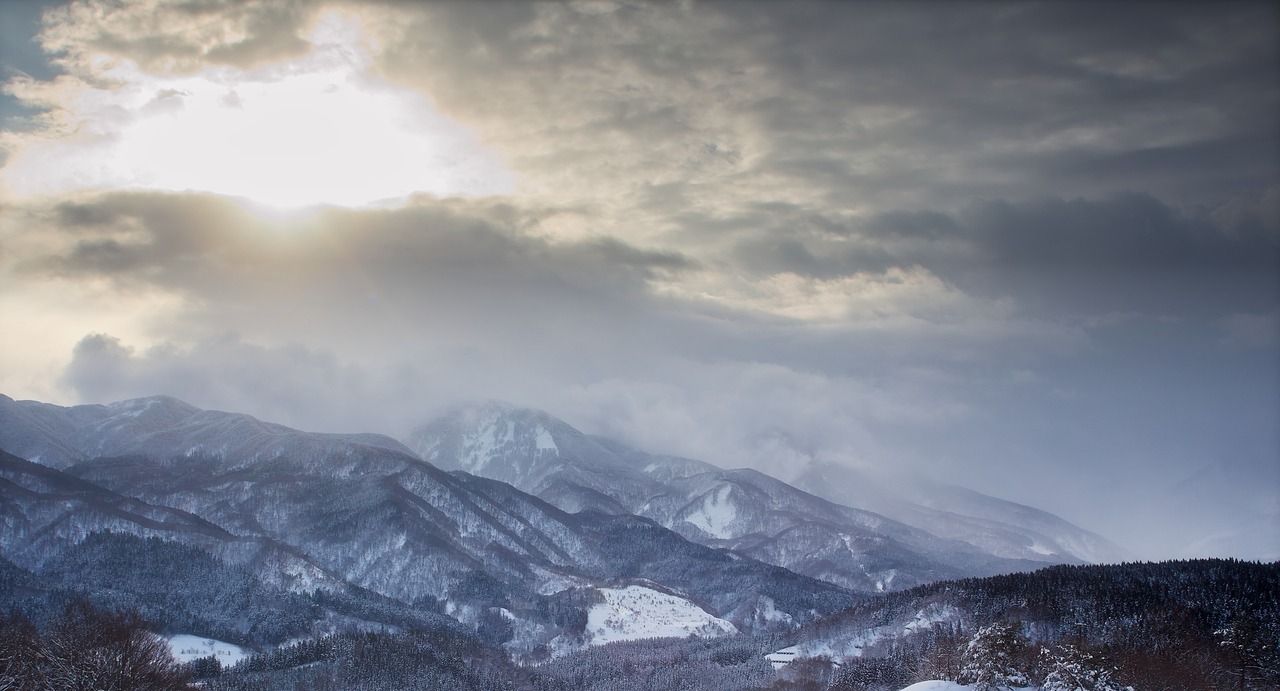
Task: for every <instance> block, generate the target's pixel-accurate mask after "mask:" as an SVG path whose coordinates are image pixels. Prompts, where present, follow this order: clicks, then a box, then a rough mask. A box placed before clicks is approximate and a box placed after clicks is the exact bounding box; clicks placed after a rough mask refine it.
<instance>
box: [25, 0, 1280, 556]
mask: <svg viewBox="0 0 1280 691" xmlns="http://www.w3.org/2000/svg"><path fill="white" fill-rule="evenodd" d="M1278 8H1280V6H1278V5H1277V4H1275V3H1172V2H1171V3H1158V2H1148V3H1098V4H1093V3H1088V2H1083V3H1082V2H1073V3H1031V2H1020V3H1008V4H1002V3H996V4H984V3H978V2H965V3H949V2H937V3H916V2H895V3H875V2H864V3H835V2H830V3H821V2H798V3H767V2H757V3H753V2H673V3H646V2H629V1H617V2H604V1H601V2H577V3H569V2H564V3H546V4H539V3H532V2H512V3H502V2H483V3H464V2H452V3H446V2H439V3H430V2H425V3H401V2H385V3H378V2H360V3H346V2H325V1H322V0H317V1H316V2H305V1H294V2H286V1H281V2H261V3H255V2H243V3H241V2H221V1H216V0H174V1H162V0H141V1H138V2H128V3H123V2H80V1H77V2H71V3H62V2H45V3H37V2H20V1H17V0H7V1H0V70H3V73H2V74H0V79H3V95H0V323H3V324H4V329H3V331H4V336H3V337H2V338H0V392H4V393H5V394H7V395H10V396H12V397H14V398H31V399H38V400H45V401H50V402H56V403H61V404H73V403H84V402H106V401H112V400H118V399H123V398H129V397H136V396H143V395H152V394H168V395H173V396H177V397H179V398H182V399H184V400H187V401H189V402H191V403H193V404H196V405H199V406H203V407H210V408H218V409H224V410H235V411H242V412H248V413H251V414H254V415H257V416H259V417H262V418H265V419H268V420H273V421H278V422H283V423H286V424H290V425H294V426H298V427H301V428H304V429H308V430H316V431H366V430H368V431H379V432H385V433H389V434H392V435H403V433H404V432H406V431H407V430H408V429H409V428H411V427H412V426H414V425H416V424H420V423H422V422H424V421H426V420H428V419H430V418H431V417H432V416H434V415H436V414H438V413H440V412H441V411H442V410H444V409H446V408H447V407H449V406H452V405H455V404H457V403H458V402H460V401H478V400H485V399H491V398H496V399H501V400H505V401H509V402H512V403H515V404H519V405H527V406H531V407H536V408H541V409H544V410H547V411H548V412H551V413H553V414H555V415H558V416H560V417H562V418H564V419H566V420H567V421H569V422H570V423H571V424H574V425H575V426H577V427H579V428H581V429H583V430H585V431H588V432H592V433H598V434H604V435H608V436H611V437H615V438H618V439H621V440H623V441H626V442H629V443H632V444H634V445H636V446H639V447H640V448H643V449H646V450H649V451H654V452H663V453H673V454H681V455H686V456H691V457H695V458H700V459H704V460H708V461H711V462H714V463H717V464H720V465H723V466H727V467H754V468H759V469H762V470H765V471H767V472H770V473H773V474H775V475H777V476H779V477H781V478H783V479H787V478H788V477H792V476H794V475H796V474H797V473H799V472H800V471H801V470H803V468H804V467H806V465H807V464H809V463H813V462H832V463H839V464H846V465H850V466H856V467H860V468H871V469H881V470H889V471H908V472H914V473H921V474H925V475H928V476H930V477H935V478H939V479H942V480H944V481H948V482H954V483H958V484H962V485H965V486H968V487H971V488H974V489H977V490H980V491H984V492H988V493H992V494H995V495H997V496H1001V497H1005V498H1008V499H1012V500H1015V501H1020V502H1024V503H1028V504H1031V505H1034V506H1037V507H1039V508H1044V509H1046V510H1050V511H1053V512H1056V513H1058V514H1060V515H1062V516H1064V517H1065V518H1067V519H1069V520H1071V521H1073V522H1076V523H1077V524H1079V525H1082V526H1084V527H1086V528H1089V529H1092V530H1096V531H1098V532H1100V533H1102V534H1104V535H1106V536H1108V537H1110V538H1112V539H1114V540H1116V541H1117V542H1119V543H1120V544H1121V545H1123V546H1125V547H1126V548H1128V549H1129V550H1131V552H1132V553H1133V554H1134V555H1135V556H1139V557H1144V558H1164V557H1172V556H1192V555H1227V556H1241V557H1247V558H1267V559H1276V558H1280V364H1278V363H1280V357H1277V356H1278V355H1280V35H1278V30H1277V27H1280V21H1278V20H1280V16H1277V15H1280V9H1278Z"/></svg>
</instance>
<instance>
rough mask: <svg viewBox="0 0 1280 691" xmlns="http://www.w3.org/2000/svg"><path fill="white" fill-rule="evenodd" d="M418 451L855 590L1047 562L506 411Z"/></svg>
mask: <svg viewBox="0 0 1280 691" xmlns="http://www.w3.org/2000/svg"><path fill="white" fill-rule="evenodd" d="M407 443H408V446H409V447H410V448H412V449H413V450H414V451H416V452H417V453H418V454H419V455H420V456H422V457H423V458H424V459H426V460H427V461H429V462H431V463H433V464H436V465H439V466H440V467H443V468H456V469H459V470H464V471H467V472H470V473H476V474H480V475H484V476H486V477H490V478H493V479H497V480H502V481H504V482H508V483H511V484H513V485H515V486H516V487H519V488H520V489H522V490H524V491H526V492H529V493H531V494H534V495H536V496H539V497H541V498H542V499H544V500H546V501H548V502H550V503H552V504H555V505H556V506H559V507H560V508H562V509H564V510H566V511H579V510H583V509H592V510H597V511H602V512H609V513H634V514H637V515H641V516H645V517H647V518H651V519H653V520H654V521H657V522H658V523H659V524H661V525H663V526H665V527H667V528H670V529H671V530H674V531H676V532H678V533H680V534H681V535H683V536H685V537H686V538H689V539H690V540H694V541H696V542H700V543H702V544H705V545H709V546H714V547H724V548H729V549H734V550H736V551H738V552H740V553H743V554H747V555H750V556H752V557H755V558H757V559H760V560H762V561H766V562H769V563H772V564H777V565H779V566H783V567H786V568H788V569H792V570H795V571H798V572H800V573H804V574H806V575H809V576H813V577H815V578H821V579H824V580H827V581H830V582H832V583H836V584H839V585H841V586H844V587H847V588H851V589H854V590H861V591H866V592H872V591H881V590H886V589H895V588H903V587H910V586H912V585H917V584H920V583H925V582H929V581H933V580H938V579H942V578H955V577H959V576H962V575H988V574H994V573H1002V572H1008V571H1015V570H1019V569H1028V568H1035V567H1037V566H1040V565H1043V563H1045V562H1044V555H1035V556H1034V557H1030V558H1028V557H1025V556H1020V557H1019V558H1005V557H1003V556H1000V555H993V554H991V553H989V552H987V551H984V550H983V549H980V548H978V547H975V546H974V545H972V544H969V543H966V542H964V541H960V540H953V539H944V538H939V537H936V536H934V535H933V534H930V533H929V532H927V531H925V530H921V529H919V528H915V527H912V526H910V525H907V524H905V523H902V522H899V521H895V520H892V519H889V518H886V517H884V516H882V515H878V514H875V513H871V512H869V511H864V510H860V509H855V508H850V507H849V506H842V505H840V504H837V503H834V502H831V501H827V500H825V499H822V498H820V497H817V496H814V495H813V494H810V493H808V492H804V491H802V490H799V489H797V488H795V487H792V486H790V485H787V484H786V483H784V482H781V481H779V480H777V479H775V478H772V477H769V476H767V475H764V474H762V473H758V472H755V471H751V470H723V469H721V468H718V467H716V466H713V465H710V464H707V463H702V462H699V461H695V460H691V459H683V458H674V457H669V456H656V455H650V454H646V453H643V452H641V451H638V450H635V449H631V448H629V447H626V446H625V445H622V444H619V443H617V442H614V441H610V440H606V439H601V438H598V437H591V436H588V435H585V434H583V433H581V432H579V431H578V430H576V429H574V428H573V427H571V426H569V425H568V424H566V423H564V422H563V421H560V420H557V419H555V418H553V417H551V416H550V415H547V414H546V413H542V412H539V411H533V410H526V409H519V408H514V407H511V406H506V405H502V404H496V403H489V404H484V405H479V406H472V407H464V408H459V409H457V410H455V411H453V412H451V413H450V414H447V415H445V416H442V417H440V418H438V419H436V420H433V421H431V422H429V423H427V424H425V425H423V426H421V427H419V428H418V429H416V430H415V431H414V432H413V433H412V434H411V435H410V436H409V437H408V442H407ZM1036 557H1039V558H1036Z"/></svg>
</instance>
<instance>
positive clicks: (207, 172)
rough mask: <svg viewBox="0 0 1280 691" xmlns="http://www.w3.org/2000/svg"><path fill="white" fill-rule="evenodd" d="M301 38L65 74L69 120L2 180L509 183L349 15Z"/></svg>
mask: <svg viewBox="0 0 1280 691" xmlns="http://www.w3.org/2000/svg"><path fill="white" fill-rule="evenodd" d="M309 39H310V43H311V45H312V49H311V51H310V52H309V53H308V54H307V55H305V56H303V57H301V58H299V59H296V60H293V61H290V62H287V63H281V64H276V65H270V66H265V67H261V68H257V69H255V70H240V69H233V68H219V69H216V70H215V69H210V70H206V71H204V72H201V73H200V74H197V75H194V76H184V77H157V76H154V75H149V74H146V73H144V72H142V71H141V70H139V69H138V68H137V67H136V66H135V65H132V64H122V65H119V66H116V67H113V68H112V69H111V72H110V76H111V78H112V79H113V80H115V81H116V83H115V84H114V85H113V87H112V88H110V89H105V88H102V87H92V86H89V85H87V84H75V85H67V84H64V85H63V86H62V88H80V89H81V90H82V91H83V93H81V94H80V95H79V96H80V97H79V98H77V99H75V100H73V101H70V102H71V103H73V105H72V106H70V107H69V108H67V109H66V111H65V112H64V113H62V114H61V118H62V119H63V120H65V121H67V122H68V124H69V125H70V126H64V127H60V128H57V130H56V134H55V133H44V134H41V135H39V136H37V137H33V138H31V139H29V140H25V141H20V142H19V143H18V145H17V146H14V147H12V148H13V149H14V153H13V155H12V157H11V159H10V162H9V164H8V165H6V166H5V169H4V171H3V176H4V177H3V182H4V185H5V188H6V190H7V191H8V192H9V193H11V194H17V195H21V196H32V195H43V194H58V193H64V192H67V191H69V190H84V189H117V188H143V189H161V190H173V191H183V190H195V191H203V192H213V193H218V194H226V195H232V196H237V197H245V198H248V199H251V200H253V201H256V202H259V203H263V204H267V205H271V206H276V207H299V206H307V205H314V204H334V205H342V206H361V205H367V204H371V203H375V202H380V201H386V200H394V199H398V198H403V197H407V196H408V195H411V194H414V193H429V194H435V195H439V196H458V195H467V196H473V195H493V194H506V193H509V192H510V191H511V189H512V187H513V178H512V175H511V173H510V172H509V171H508V170H507V169H506V168H504V166H503V165H502V163H501V162H500V161H499V160H498V159H497V157H496V156H495V155H493V154H492V153H491V152H489V151H486V150H485V149H484V148H483V147H482V146H481V145H480V144H479V142H477V141H476V139H475V138H474V136H473V135H472V134H471V133H470V132H468V131H467V130H466V129H465V128H464V127H463V126H462V125H460V124H458V123H456V122H454V121H452V120H449V119H448V118H446V117H444V116H443V115H441V114H440V113H438V112H436V111H435V110H434V109H433V108H432V106H431V104H430V103H429V102H428V100H427V99H426V98H425V97H423V96H422V95H421V94H418V93H416V92H412V91H410V90H407V89H403V88H400V87H397V86H395V85H392V84H389V83H387V82H385V81H382V80H380V79H378V78H377V77H376V76H374V74H373V71H372V70H371V69H370V67H371V64H372V59H371V57H370V54H369V51H368V49H367V44H366V42H365V41H364V40H363V39H362V34H361V31H360V28H359V24H358V22H356V21H355V20H353V19H352V18H351V17H349V16H347V15H344V14H340V13H336V12H335V13H329V14H327V15H325V16H323V17H322V18H320V19H319V20H318V21H317V23H316V25H315V27H314V30H313V31H312V34H311V36H310V37H309ZM122 84H123V85H124V86H123V87H122V86H121V85H122ZM19 93H20V91H19ZM63 102H64V103H65V102H68V101H63ZM87 123H105V124H100V125H99V126H97V127H96V128H92V129H91V128H90V127H88V126H84V125H86V124H87ZM77 124H79V125H81V126H77Z"/></svg>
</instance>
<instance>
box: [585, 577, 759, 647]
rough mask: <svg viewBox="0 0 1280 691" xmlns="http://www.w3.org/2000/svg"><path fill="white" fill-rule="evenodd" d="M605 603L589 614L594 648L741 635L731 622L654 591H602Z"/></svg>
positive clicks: (638, 588)
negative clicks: (645, 640)
mask: <svg viewBox="0 0 1280 691" xmlns="http://www.w3.org/2000/svg"><path fill="white" fill-rule="evenodd" d="M600 594H602V595H604V599H605V601H604V603H603V604H598V605H593V606H592V607H591V609H590V610H588V611H587V634H588V635H589V636H590V638H591V645H604V644H605V643H612V642H614V641H632V640H638V639H642V638H684V637H686V636H689V635H693V636H699V637H704V638H711V637H715V636H723V635H731V634H735V633H738V629H737V627H735V626H734V625H733V624H731V623H730V622H727V621H725V620H724V619H720V618H719V617H716V616H713V615H712V614H710V613H708V612H707V611H706V610H703V609H702V608H701V607H698V606H697V605H695V604H693V603H692V602H690V601H688V600H686V599H684V598H681V597H676V596H675V595H668V594H666V593H663V592H659V591H657V590H654V589H652V588H645V587H643V586H638V585H630V586H627V587H625V588H601V589H600Z"/></svg>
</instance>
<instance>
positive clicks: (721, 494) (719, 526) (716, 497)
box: [685, 485, 738, 540]
mask: <svg viewBox="0 0 1280 691" xmlns="http://www.w3.org/2000/svg"><path fill="white" fill-rule="evenodd" d="M732 491H733V487H731V486H730V485H722V486H721V487H720V489H718V490H716V491H715V493H714V494H710V493H708V494H707V496H706V497H705V498H704V499H703V500H702V508H701V509H699V510H698V511H697V512H695V513H693V514H691V515H689V516H688V517H687V518H685V520H686V521H688V522H689V523H692V524H693V525H695V526H697V527H698V528H699V529H700V530H702V531H703V532H704V533H706V534H708V535H711V536H713V537H718V538H720V539H722V540H724V539H727V538H730V537H733V533H732V532H731V531H730V530H729V524H731V523H733V519H734V518H737V516H738V507H736V506H734V504H733V498H732V497H730V496H729V495H730V493H731V492H732Z"/></svg>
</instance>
